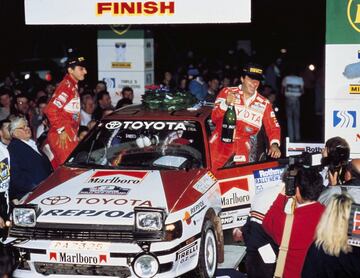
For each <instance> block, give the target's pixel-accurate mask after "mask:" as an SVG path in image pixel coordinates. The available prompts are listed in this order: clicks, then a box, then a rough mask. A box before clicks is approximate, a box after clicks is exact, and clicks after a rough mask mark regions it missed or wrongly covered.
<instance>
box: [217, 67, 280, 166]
mask: <svg viewBox="0 0 360 278" xmlns="http://www.w3.org/2000/svg"><path fill="white" fill-rule="evenodd" d="M261 80H263V69H262V67H261V66H259V65H257V64H254V63H249V64H247V65H246V66H245V67H244V68H243V71H242V75H241V83H242V85H240V86H239V87H226V88H224V89H222V90H221V91H220V93H219V95H218V97H217V98H216V100H215V107H214V109H213V111H212V115H211V119H212V121H213V123H214V124H215V125H216V128H215V130H214V132H213V134H212V136H211V138H210V147H211V148H210V149H211V154H212V160H213V165H214V166H215V168H219V167H222V166H224V164H225V163H226V162H227V161H228V160H229V159H230V158H232V162H234V163H237V164H238V163H247V162H249V161H250V160H249V153H250V150H251V148H254V147H255V146H253V144H252V138H254V137H255V136H256V134H257V133H258V131H259V130H260V129H261V126H262V125H264V127H265V132H266V135H267V137H268V141H269V148H268V155H269V156H270V157H272V158H279V157H280V155H281V152H280V149H279V146H280V125H279V123H278V121H277V119H276V117H275V113H274V111H273V110H272V107H271V103H270V102H269V101H268V100H267V99H266V98H265V97H263V96H261V95H260V94H259V93H258V92H257V89H258V87H259V85H260V82H261ZM229 106H234V108H235V114H236V125H235V131H234V140H233V142H231V143H225V142H222V140H221V133H222V123H223V118H224V115H225V112H226V110H227V109H228V107H229Z"/></svg>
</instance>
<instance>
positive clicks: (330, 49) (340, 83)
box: [325, 0, 360, 158]
mask: <svg viewBox="0 0 360 278" xmlns="http://www.w3.org/2000/svg"><path fill="white" fill-rule="evenodd" d="M326 6H327V14H326V63H325V64H326V76H325V80H326V81H325V116H326V117H325V140H327V139H329V138H331V137H334V136H340V137H343V138H345V139H346V141H347V142H348V143H349V145H350V152H351V157H353V158H354V157H360V129H359V127H360V0H347V1H339V0H327V5H326Z"/></svg>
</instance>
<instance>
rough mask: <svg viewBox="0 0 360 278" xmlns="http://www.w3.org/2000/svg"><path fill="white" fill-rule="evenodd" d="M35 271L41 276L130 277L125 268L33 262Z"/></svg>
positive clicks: (128, 270) (128, 271) (127, 269)
mask: <svg viewBox="0 0 360 278" xmlns="http://www.w3.org/2000/svg"><path fill="white" fill-rule="evenodd" d="M34 265H35V269H36V271H37V272H38V273H41V274H43V275H51V274H58V275H94V276H113V277H120V278H126V277H130V276H131V272H130V269H129V268H128V267H126V266H105V265H104V266H100V265H81V264H59V263H41V262H35V263H34Z"/></svg>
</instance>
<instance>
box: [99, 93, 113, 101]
mask: <svg viewBox="0 0 360 278" xmlns="http://www.w3.org/2000/svg"><path fill="white" fill-rule="evenodd" d="M104 96H110V94H109V92H108V91H101V92H99V93H98V94H97V101H99V100H101V99H103V97H104Z"/></svg>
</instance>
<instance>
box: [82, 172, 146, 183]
mask: <svg viewBox="0 0 360 278" xmlns="http://www.w3.org/2000/svg"><path fill="white" fill-rule="evenodd" d="M146 174H147V172H146V171H121V170H119V171H101V170H100V171H96V172H95V173H94V174H93V175H92V176H91V177H90V178H89V180H88V183H93V184H94V183H95V184H99V183H100V184H102V185H110V184H111V185H116V184H139V183H140V182H141V181H142V179H143V178H144V177H145V176H146Z"/></svg>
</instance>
